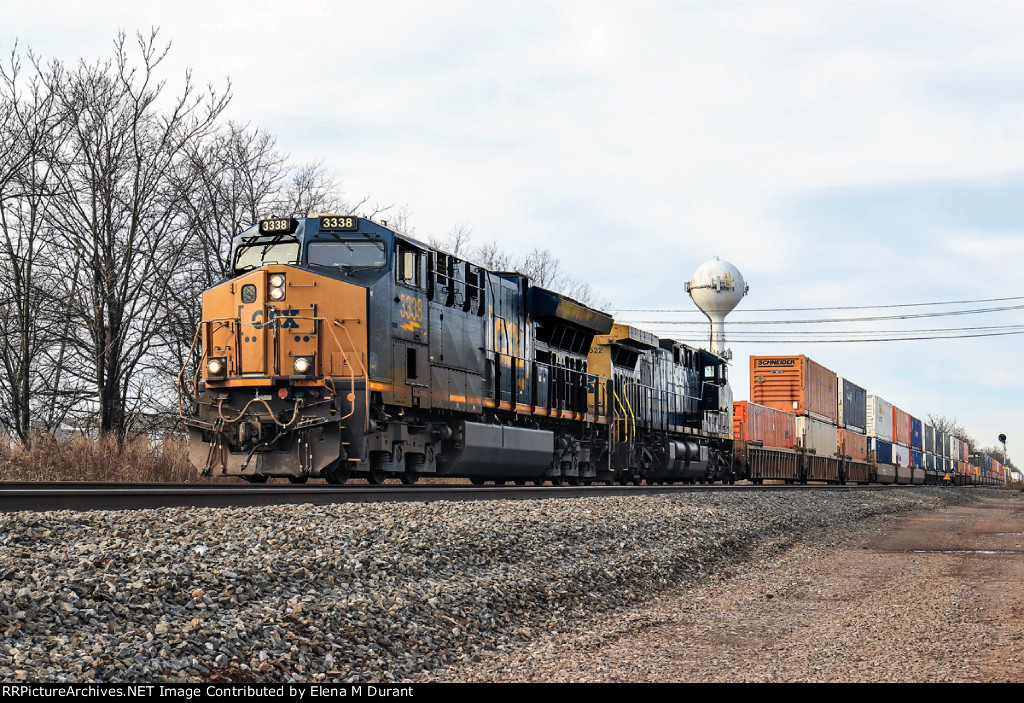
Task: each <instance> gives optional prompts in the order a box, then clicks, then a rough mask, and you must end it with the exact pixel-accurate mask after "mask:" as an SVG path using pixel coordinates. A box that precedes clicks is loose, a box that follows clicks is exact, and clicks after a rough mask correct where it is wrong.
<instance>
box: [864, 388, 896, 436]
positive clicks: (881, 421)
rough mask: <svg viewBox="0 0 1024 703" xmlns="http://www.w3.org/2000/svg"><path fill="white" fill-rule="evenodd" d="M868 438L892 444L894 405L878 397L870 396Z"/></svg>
mask: <svg viewBox="0 0 1024 703" xmlns="http://www.w3.org/2000/svg"><path fill="white" fill-rule="evenodd" d="M867 424H868V437H877V438H878V439H881V440H884V441H886V442H892V404H891V403H889V402H888V401H885V400H882V399H881V398H880V397H878V396H877V395H869V396H868V423H867Z"/></svg>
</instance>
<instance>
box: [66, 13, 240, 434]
mask: <svg viewBox="0 0 1024 703" xmlns="http://www.w3.org/2000/svg"><path fill="white" fill-rule="evenodd" d="M115 47H116V50H115V57H114V59H113V60H108V61H104V62H98V63H95V64H86V63H85V62H81V63H80V64H79V65H78V66H77V68H76V69H75V70H74V71H73V72H70V73H68V74H66V75H65V74H61V75H60V76H59V77H55V78H54V80H53V82H52V83H51V85H50V86H49V88H50V90H51V91H52V92H53V93H54V95H55V96H56V98H57V101H58V104H59V106H60V109H61V110H62V111H64V112H65V113H66V119H67V120H68V124H69V125H71V131H70V134H69V139H68V140H67V143H66V145H65V148H64V149H63V150H62V151H61V152H60V153H59V154H58V155H57V156H56V157H55V163H54V167H55V168H54V170H55V173H56V175H57V178H58V181H59V185H60V194H59V196H58V197H55V198H54V199H53V200H52V202H51V206H52V210H51V212H52V214H53V215H54V217H53V223H52V224H53V226H54V227H55V229H57V230H58V231H59V232H60V233H61V235H62V242H63V255H64V260H65V262H66V264H67V269H66V270H65V271H64V273H65V278H64V281H65V290H63V291H62V292H63V293H65V294H66V295H67V294H70V292H71V290H72V288H73V289H74V290H75V295H74V296H73V297H70V296H69V297H67V300H68V303H69V305H70V306H71V307H72V309H73V310H74V312H75V314H76V316H77V317H78V319H79V321H80V327H79V328H78V329H77V330H76V334H75V335H74V337H73V339H74V342H75V344H76V348H77V352H78V354H79V359H80V361H81V377H82V378H83V379H85V378H88V379H89V380H91V382H92V385H93V387H94V388H95V391H96V404H97V411H98V422H97V425H98V429H99V431H100V432H101V433H102V434H107V433H113V434H116V435H118V436H123V435H124V433H125V432H126V431H127V430H128V429H129V425H130V417H129V415H130V413H131V412H133V411H138V410H141V409H142V407H143V406H145V404H146V403H147V401H148V400H149V398H148V391H147V388H148V386H147V385H146V384H145V383H142V382H140V378H139V374H140V372H141V371H142V369H143V368H144V361H145V359H146V357H147V355H148V354H150V352H151V350H152V347H153V345H154V342H155V340H156V339H157V331H158V330H159V329H160V327H161V325H162V324H163V323H164V319H163V316H162V312H163V306H162V305H161V301H163V300H164V299H165V298H166V296H167V293H168V290H169V286H170V282H171V280H172V273H173V272H174V271H175V270H176V269H177V267H178V266H179V265H180V264H181V263H182V261H183V254H184V251H185V249H186V247H187V243H188V240H187V238H186V237H185V236H184V235H185V231H184V225H185V224H186V223H187V222H188V211H187V208H186V207H185V206H184V204H183V203H182V201H181V198H180V197H179V195H180V188H181V186H180V177H181V174H182V173H184V172H185V171H186V170H187V168H188V159H187V157H188V155H189V153H190V151H191V149H190V147H191V146H192V145H193V144H194V143H195V142H196V141H197V140H199V139H201V138H202V137H203V136H204V135H205V134H207V133H208V132H209V131H210V130H211V129H212V127H213V125H214V123H215V120H216V119H217V117H218V116H219V115H220V113H221V112H222V111H223V109H224V107H225V106H226V104H227V101H228V99H229V98H228V95H227V94H226V93H218V92H216V91H214V90H213V89H212V88H210V89H209V91H208V92H207V93H201V92H200V91H198V90H197V89H196V87H195V86H194V84H193V83H192V81H191V77H190V76H189V75H188V74H186V77H185V85H184V88H183V90H182V92H181V94H180V95H179V96H178V97H177V98H170V96H168V95H166V94H165V84H164V82H162V81H158V80H157V77H156V70H157V69H158V67H159V65H160V63H161V62H162V61H163V59H164V58H165V56H166V54H167V51H168V49H169V46H163V47H161V46H159V45H158V44H157V36H156V32H155V31H154V32H152V33H151V34H150V35H149V36H148V37H144V36H142V35H139V36H138V51H139V63H138V65H135V64H134V63H133V61H132V60H131V59H130V58H129V56H128V50H127V48H126V42H125V37H124V35H121V36H119V37H118V39H117V41H116V42H115ZM165 104H166V106H167V107H166V108H164V109H161V107H162V106H163V105H165Z"/></svg>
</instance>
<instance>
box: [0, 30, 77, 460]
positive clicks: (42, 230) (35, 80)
mask: <svg viewBox="0 0 1024 703" xmlns="http://www.w3.org/2000/svg"><path fill="white" fill-rule="evenodd" d="M60 72H61V68H60V66H59V65H54V66H51V67H49V68H46V67H43V66H42V65H40V63H39V62H38V60H37V59H36V58H35V57H34V56H32V55H31V54H30V56H29V70H28V75H27V76H26V75H24V71H23V65H22V60H21V58H20V56H19V55H18V53H17V48H16V47H15V50H14V51H12V53H11V56H10V59H9V62H7V63H5V64H2V65H0V280H3V281H4V286H3V288H4V293H5V295H6V300H4V301H3V305H0V368H2V369H3V371H4V373H3V374H2V375H0V413H6V414H8V416H9V417H10V418H11V425H12V429H13V431H14V433H15V434H16V435H17V437H18V438H19V439H20V440H21V441H22V442H23V443H26V444H28V443H29V442H30V440H31V437H32V432H33V431H34V430H36V429H53V428H55V427H56V426H57V425H59V424H60V422H61V421H62V420H63V418H64V416H65V415H66V413H67V412H68V411H69V409H70V408H71V407H72V406H73V405H74V404H75V403H76V402H78V401H79V400H81V398H82V397H83V395H84V389H83V388H81V387H80V386H79V387H78V388H75V387H68V386H67V384H66V383H65V380H66V378H67V376H66V374H65V373H64V370H65V369H64V363H63V362H64V360H65V358H66V353H67V337H66V334H65V333H64V331H65V330H66V329H67V327H68V324H69V322H70V320H69V319H68V315H67V306H66V305H65V304H64V301H61V300H59V299H56V298H55V297H54V296H53V295H51V294H50V291H52V288H53V283H54V279H55V269H54V268H53V266H52V264H53V255H54V247H53V236H52V230H51V228H50V227H49V225H48V223H47V220H46V212H47V205H48V203H49V201H50V200H51V199H52V198H53V197H54V195H55V193H56V188H57V184H56V179H55V178H54V175H53V170H52V165H51V156H52V154H53V152H54V150H55V149H59V148H60V145H61V144H62V143H63V141H64V139H65V138H66V135H67V133H68V126H67V122H66V120H64V119H63V115H62V114H61V112H60V111H59V109H58V106H57V102H56V100H55V98H54V95H53V93H52V92H51V91H50V90H49V89H48V87H47V82H48V81H47V78H49V79H53V78H54V77H55V76H58V77H59V75H60ZM47 74H49V76H47Z"/></svg>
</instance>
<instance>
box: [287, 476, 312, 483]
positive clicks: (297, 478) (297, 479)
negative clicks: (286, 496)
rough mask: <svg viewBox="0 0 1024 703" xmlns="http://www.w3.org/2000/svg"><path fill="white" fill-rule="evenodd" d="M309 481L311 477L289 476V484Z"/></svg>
mask: <svg viewBox="0 0 1024 703" xmlns="http://www.w3.org/2000/svg"><path fill="white" fill-rule="evenodd" d="M308 480H309V476H289V477H288V483H305V482H306V481H308Z"/></svg>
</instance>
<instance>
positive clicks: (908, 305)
mask: <svg viewBox="0 0 1024 703" xmlns="http://www.w3.org/2000/svg"><path fill="white" fill-rule="evenodd" d="M1008 300H1024V296H1015V297H1012V298H979V299H977V300H946V301H943V302H937V303H893V304H890V305H833V306H829V307H817V308H744V309H742V310H737V311H736V312H801V311H809V310H877V309H881V308H915V307H923V306H929V305H967V304H968V303H1000V302H1005V301H1008ZM609 312H685V313H700V310H694V309H693V308H685V309H683V308H677V309H674V308H611V309H610V310H609Z"/></svg>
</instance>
